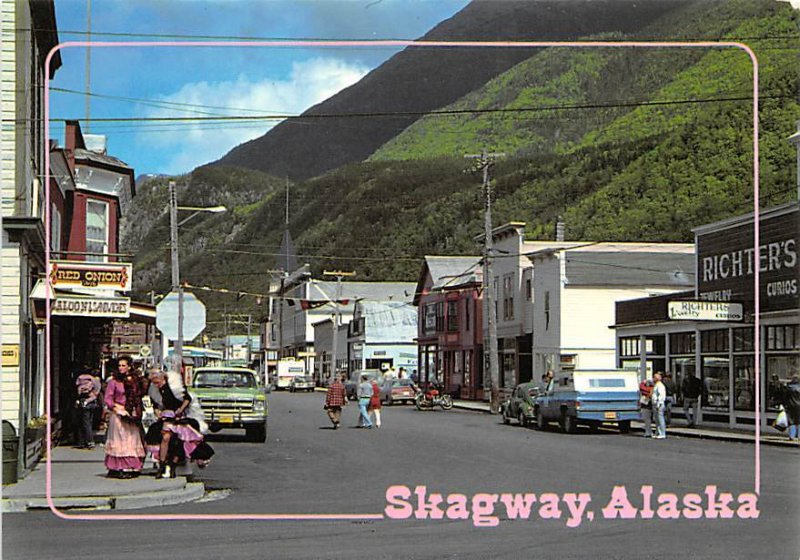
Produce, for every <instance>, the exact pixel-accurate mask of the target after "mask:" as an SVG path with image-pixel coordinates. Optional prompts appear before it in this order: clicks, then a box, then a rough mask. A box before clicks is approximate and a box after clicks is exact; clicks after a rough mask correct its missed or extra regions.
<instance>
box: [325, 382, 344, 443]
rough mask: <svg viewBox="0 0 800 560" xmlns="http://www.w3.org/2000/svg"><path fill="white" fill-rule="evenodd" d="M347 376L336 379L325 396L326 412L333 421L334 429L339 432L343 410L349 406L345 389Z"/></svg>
mask: <svg viewBox="0 0 800 560" xmlns="http://www.w3.org/2000/svg"><path fill="white" fill-rule="evenodd" d="M344 380H345V376H344V375H342V376H340V377H334V379H333V383H331V385H330V387H328V394H327V395H325V411H326V412H327V413H328V418H330V419H331V423H332V424H333V429H334V430H338V429H339V424H341V422H342V408H344V407H345V406H347V394H346V393H345V389H344Z"/></svg>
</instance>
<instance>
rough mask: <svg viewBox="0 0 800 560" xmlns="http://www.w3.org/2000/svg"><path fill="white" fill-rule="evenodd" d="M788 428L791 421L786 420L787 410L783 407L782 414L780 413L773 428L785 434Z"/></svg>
mask: <svg viewBox="0 0 800 560" xmlns="http://www.w3.org/2000/svg"><path fill="white" fill-rule="evenodd" d="M788 426H789V421H788V419H787V418H786V410H785V409H784V408H783V407H781V410H780V412H778V417H777V418H775V421H774V422H773V423H772V427H773V428H775V429H776V430H778V431H780V432H783V431H784V430H786V428H787V427H788Z"/></svg>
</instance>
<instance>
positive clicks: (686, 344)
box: [669, 332, 694, 356]
mask: <svg viewBox="0 0 800 560" xmlns="http://www.w3.org/2000/svg"><path fill="white" fill-rule="evenodd" d="M669 352H670V354H672V355H673V356H675V355H679V354H685V355H687V354H688V355H690V356H691V355H694V333H690V332H685V333H674V334H671V335H669Z"/></svg>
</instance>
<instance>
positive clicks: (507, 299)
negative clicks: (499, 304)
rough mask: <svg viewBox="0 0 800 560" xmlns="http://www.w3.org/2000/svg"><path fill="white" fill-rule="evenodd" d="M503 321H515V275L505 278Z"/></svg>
mask: <svg viewBox="0 0 800 560" xmlns="http://www.w3.org/2000/svg"><path fill="white" fill-rule="evenodd" d="M503 319H504V320H506V321H513V320H514V275H513V274H508V275H506V276H504V277H503Z"/></svg>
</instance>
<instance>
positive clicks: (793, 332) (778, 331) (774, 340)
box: [767, 325, 800, 350]
mask: <svg viewBox="0 0 800 560" xmlns="http://www.w3.org/2000/svg"><path fill="white" fill-rule="evenodd" d="M797 348H800V340H798V326H797V325H777V326H774V327H767V350H793V349H797Z"/></svg>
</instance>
